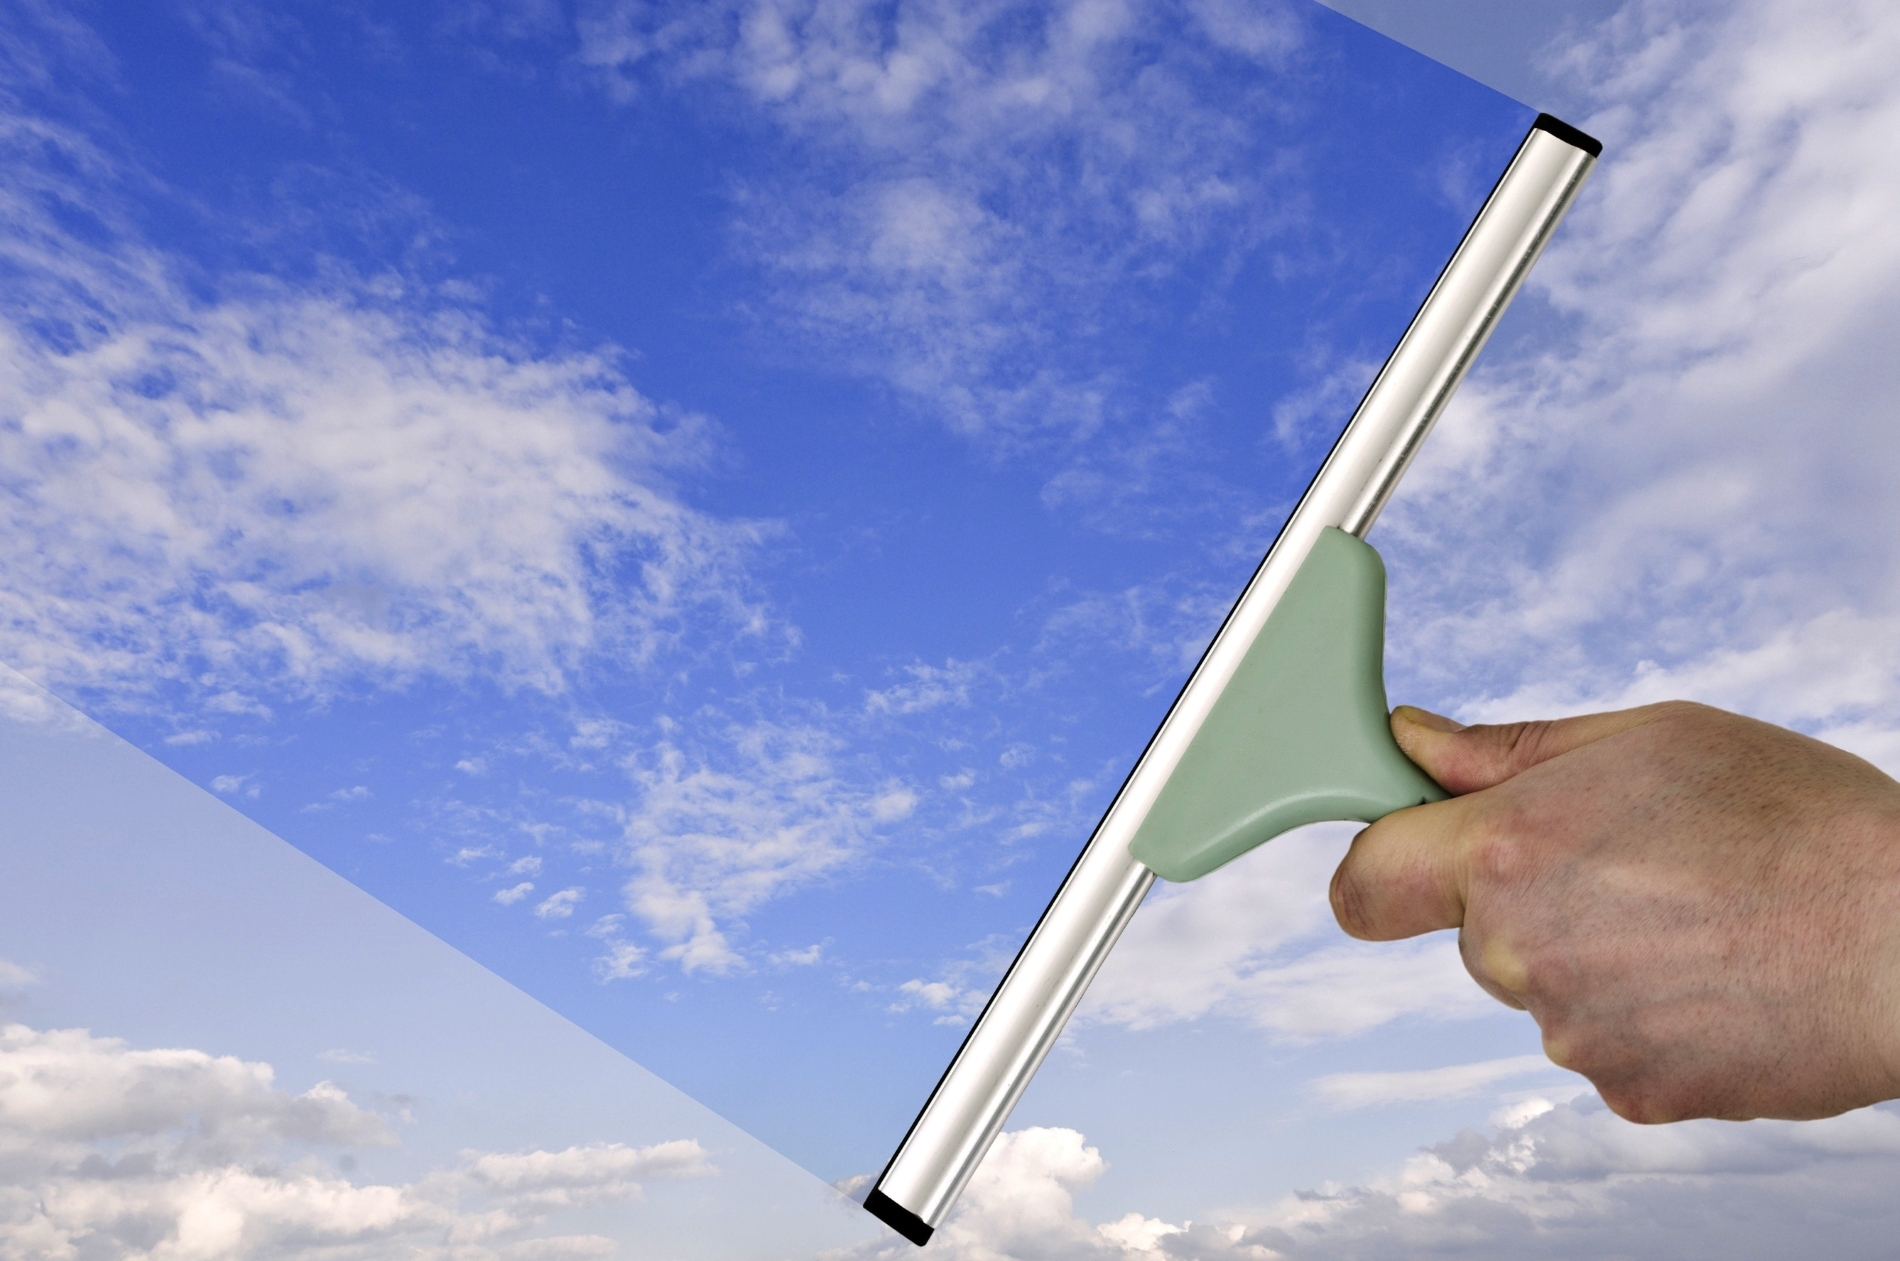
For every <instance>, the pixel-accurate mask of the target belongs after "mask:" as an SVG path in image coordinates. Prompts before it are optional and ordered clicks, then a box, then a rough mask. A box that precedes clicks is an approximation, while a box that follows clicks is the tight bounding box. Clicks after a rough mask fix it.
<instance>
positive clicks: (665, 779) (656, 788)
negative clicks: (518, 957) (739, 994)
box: [621, 721, 917, 974]
mask: <svg viewBox="0 0 1900 1261" xmlns="http://www.w3.org/2000/svg"><path fill="white" fill-rule="evenodd" d="M714 734H715V736H716V737H717V743H711V742H706V743H701V742H695V743H694V744H693V745H690V746H689V745H687V744H686V743H684V742H683V741H675V740H668V741H664V742H662V743H660V744H658V745H655V746H653V747H651V748H648V749H646V750H644V751H643V752H640V753H638V754H636V755H635V756H633V757H632V758H630V759H629V761H628V763H627V767H628V772H629V774H630V775H631V777H632V779H633V781H634V785H635V787H636V789H637V793H638V795H637V797H636V798H635V799H634V800H633V802H632V803H630V804H629V805H628V806H627V807H626V808H625V822H624V827H625V841H624V842H623V846H622V854H621V857H622V861H623V862H625V863H626V864H627V865H629V866H631V867H633V868H634V869H635V870H636V872H637V873H638V874H636V875H635V876H634V877H633V879H632V880H631V881H630V882H628V884H627V886H626V889H625V897H626V905H627V909H628V910H629V911H631V912H632V913H633V914H634V916H635V917H637V918H638V919H639V920H640V921H641V922H642V923H644V924H645V926H646V928H647V930H648V931H649V932H651V933H653V934H654V935H655V936H656V937H658V938H659V939H660V940H661V941H662V942H663V943H665V945H664V947H663V949H662V950H661V952H660V953H661V955H662V957H664V958H668V959H673V960H676V961H677V962H678V964H679V966H680V967H682V968H683V969H685V970H686V971H688V972H696V971H706V972H711V973H715V974H717V973H726V972H732V971H735V970H739V969H742V968H744V967H745V966H746V964H745V962H744V959H743V956H742V955H741V953H740V952H739V951H738V950H737V949H735V947H734V946H733V944H732V942H731V940H730V939H729V936H728V930H729V927H730V925H731V922H732V921H733V920H736V919H739V918H742V917H743V916H744V915H745V914H746V913H747V912H748V911H751V910H752V909H753V908H755V907H757V906H758V905H760V904H761V903H762V902H764V901H766V900H767V899H769V898H772V897H776V896H780V895H782V894H784V893H786V892H789V891H790V890H792V889H794V888H797V887H800V886H802V885H806V884H809V883H811V882H813V881H816V880H820V879H823V878H825V877H827V876H830V875H832V874H834V873H837V872H839V871H840V870H841V869H842V868H844V867H845V866H846V865H847V864H848V863H850V862H851V861H852V860H854V859H857V858H861V857H862V856H863V855H864V854H865V853H866V850H867V847H868V845H869V842H870V840H871V838H872V837H873V835H874V834H875V832H876V830H877V829H878V828H880V827H883V826H887V825H890V824H893V823H896V822H897V821H899V820H901V819H903V818H905V817H906V816H908V815H909V814H910V813H911V811H912V810H914V809H915V808H916V804H917V794H916V792H915V791H914V790H913V789H911V788H910V787H908V786H906V785H905V784H903V783H902V782H899V781H896V780H888V781H885V782H883V783H880V784H874V785H871V786H865V785H863V784H861V783H857V782H854V778H855V777H851V778H847V777H846V776H845V775H844V774H842V773H841V771H840V768H839V767H838V766H837V765H836V763H835V759H836V758H837V757H838V755H839V753H840V751H841V750H840V745H841V741H840V739H839V737H838V736H837V735H836V734H834V733H833V732H832V731H831V730H830V729H829V728H828V727H824V726H818V725H791V724H786V723H775V722H770V721H758V722H753V723H747V724H735V725H732V726H731V727H729V728H727V729H726V730H724V731H723V732H715V733H714Z"/></svg>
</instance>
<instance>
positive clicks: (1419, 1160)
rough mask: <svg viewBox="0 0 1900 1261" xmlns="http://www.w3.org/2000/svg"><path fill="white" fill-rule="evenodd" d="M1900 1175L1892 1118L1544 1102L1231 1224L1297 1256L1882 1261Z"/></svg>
mask: <svg viewBox="0 0 1900 1261" xmlns="http://www.w3.org/2000/svg"><path fill="white" fill-rule="evenodd" d="M1896 1174H1900V1116H1895V1115H1894V1114H1893V1113H1891V1112H1888V1111H1885V1110H1870V1111H1864V1112H1856V1113H1849V1114H1848V1115H1846V1116H1844V1117H1838V1118H1835V1119H1833V1120H1829V1121H1809V1122H1800V1123H1794V1122H1777V1121H1755V1122H1749V1123H1747V1124H1742V1125H1737V1124H1734V1123H1730V1122H1719V1121H1696V1122H1688V1123H1684V1124H1679V1125H1669V1126H1656V1127H1644V1126H1637V1125H1632V1124H1630V1123H1629V1122H1626V1121H1623V1120H1621V1119H1620V1118H1618V1117H1617V1116H1616V1115H1615V1114H1613V1113H1611V1112H1610V1111H1609V1110H1608V1109H1606V1108H1604V1107H1603V1105H1602V1104H1601V1103H1600V1102H1598V1101H1597V1100H1596V1099H1595V1098H1594V1097H1589V1098H1586V1099H1583V1100H1580V1101H1578V1102H1577V1103H1574V1104H1564V1103H1556V1102H1553V1101H1548V1100H1546V1101H1543V1102H1542V1103H1541V1104H1539V1105H1537V1106H1534V1107H1530V1108H1525V1109H1520V1110H1518V1113H1517V1115H1516V1116H1515V1117H1512V1118H1508V1119H1506V1120H1505V1122H1504V1123H1503V1124H1500V1125H1498V1126H1497V1127H1496V1128H1495V1129H1494V1130H1493V1131H1492V1132H1491V1133H1490V1134H1489V1135H1485V1134H1479V1133H1477V1132H1475V1131H1470V1130H1467V1131H1465V1132H1463V1133H1461V1134H1460V1135H1459V1136H1458V1137H1456V1138H1454V1139H1451V1140H1450V1141H1448V1142H1445V1143H1441V1144H1438V1145H1437V1146H1435V1147H1433V1148H1430V1149H1428V1150H1427V1151H1425V1152H1422V1153H1420V1154H1419V1155H1417V1156H1415V1157H1413V1158H1412V1159H1410V1160H1408V1161H1407V1162H1405V1164H1403V1165H1402V1166H1401V1167H1399V1168H1398V1169H1396V1170H1394V1171H1391V1172H1389V1173H1386V1174H1384V1175H1382V1176H1380V1177H1377V1178H1374V1179H1371V1180H1369V1181H1368V1182H1367V1183H1365V1184H1363V1185H1360V1186H1352V1187H1340V1186H1334V1187H1326V1188H1321V1189H1319V1190H1317V1191H1309V1192H1305V1193H1303V1194H1302V1195H1300V1196H1299V1197H1297V1198H1289V1199H1288V1200H1286V1201H1284V1202H1282V1203H1281V1204H1279V1205H1276V1206H1273V1207H1271V1208H1268V1209H1263V1210H1259V1211H1255V1212H1251V1213H1247V1214H1242V1215H1241V1216H1242V1217H1243V1219H1248V1220H1242V1221H1239V1222H1236V1223H1234V1226H1233V1227H1232V1228H1230V1230H1231V1234H1232V1242H1233V1244H1234V1245H1236V1249H1237V1250H1239V1249H1244V1248H1248V1247H1252V1248H1256V1249H1267V1250H1270V1254H1271V1255H1273V1256H1278V1257H1287V1258H1334V1257H1337V1258H1345V1257H1352V1258H1355V1259H1363V1261H1381V1259H1383V1258H1400V1257H1414V1256H1419V1255H1427V1254H1433V1253H1438V1252H1441V1251H1445V1250H1455V1251H1456V1252H1457V1254H1458V1255H1459V1256H1462V1257H1471V1258H1474V1261H1487V1259H1489V1258H1498V1259H1500V1261H1501V1259H1502V1258H1507V1257H1510V1258H1517V1257H1525V1256H1543V1257H1565V1258H1569V1257H1575V1258H1584V1257H1601V1256H1619V1257H1630V1258H1640V1259H1642V1261H1648V1259H1650V1258H1654V1259H1656V1261H1663V1259H1664V1258H1674V1257H1682V1256H1707V1257H1723V1258H1734V1259H1735V1261H1746V1259H1748V1258H1764V1259H1765V1258H1770V1257H1786V1256H1816V1255H1826V1256H1843V1257H1845V1256H1869V1257H1872V1256H1878V1255H1881V1253H1882V1252H1883V1250H1884V1249H1885V1248H1886V1247H1887V1246H1888V1242H1887V1241H1888V1240H1890V1239H1891V1234H1890V1232H1891V1230H1892V1229H1893V1226H1894V1221H1895V1213H1894V1210H1893V1207H1892V1204H1891V1200H1890V1197H1889V1196H1888V1195H1887V1194H1886V1191H1887V1190H1888V1189H1890V1188H1891V1187H1892V1185H1893V1179H1894V1177H1895V1176H1896ZM1217 1255H1218V1254H1217Z"/></svg>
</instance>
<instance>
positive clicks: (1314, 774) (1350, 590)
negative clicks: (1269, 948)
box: [1129, 528, 1446, 881]
mask: <svg viewBox="0 0 1900 1261" xmlns="http://www.w3.org/2000/svg"><path fill="white" fill-rule="evenodd" d="M1445 795H1446V794H1445V790H1444V789H1442V788H1440V787H1439V786H1438V785H1437V784H1435V783H1433V782H1432V780H1431V778H1430V777H1429V776H1428V775H1426V774H1425V772H1424V771H1421V770H1419V769H1418V767H1417V766H1415V765H1413V764H1412V761H1411V759H1410V758H1407V757H1406V756H1405V754H1404V753H1402V752H1400V751H1399V746H1398V744H1397V743H1396V742H1395V741H1394V740H1393V739H1392V728H1391V726H1390V721H1389V719H1388V717H1387V710H1386V701H1385V563H1384V562H1383V561H1381V560H1380V559H1379V553H1377V552H1376V551H1374V550H1373V549H1372V547H1371V545H1369V544H1368V543H1366V542H1365V541H1364V540H1362V539H1357V538H1354V537H1353V536H1352V535H1350V534H1347V533H1346V532H1345V531H1343V530H1337V529H1331V528H1328V529H1327V530H1325V531H1323V532H1322V533H1321V534H1320V537H1319V541H1318V542H1316V543H1315V544H1314V545H1313V550H1312V552H1311V553H1309V554H1308V555H1307V558H1306V561H1305V563H1303V564H1302V565H1301V566H1300V569H1299V572H1298V573H1296V574H1295V575H1294V576H1293V581H1292V583H1291V584H1290V585H1289V586H1288V587H1287V589H1286V594H1285V595H1283V596H1281V597H1280V603H1279V604H1278V605H1276V606H1275V607H1274V610H1273V613H1272V615H1271V616H1269V617H1268V618H1267V623H1266V625H1265V626H1263V627H1261V629H1260V634H1259V635H1258V636H1257V637H1256V638H1255V639H1254V642H1253V647H1251V648H1249V649H1248V650H1247V655H1246V656H1245V657H1243V658H1242V659H1241V662H1240V668H1239V669H1237V670H1236V671H1234V676H1233V678H1232V679H1230V680H1229V681H1228V684H1227V687H1226V689H1225V690H1224V691H1222V692H1221V695H1220V699H1219V700H1217V701H1215V702H1214V707H1213V709H1212V710H1211V711H1209V713H1208V715H1207V719H1206V721H1204V722H1203V723H1202V724H1201V729H1200V731H1198V732H1197V733H1195V736H1194V739H1193V740H1191V741H1189V742H1188V747H1187V751H1186V753H1184V754H1183V755H1182V757H1181V763H1180V765H1179V766H1177V767H1176V768H1175V771H1174V774H1173V775H1171V776H1169V777H1168V782H1167V784H1166V785H1165V786H1164V787H1163V788H1162V790H1161V794H1160V796H1159V797H1157V798H1156V799H1155V804H1154V806H1153V808H1151V809H1150V810H1149V811H1148V817H1147V819H1145V820H1144V821H1143V822H1142V825H1141V827H1140V828H1139V829H1138V830H1137V831H1136V832H1135V839H1134V840H1133V841H1132V842H1130V844H1129V849H1130V850H1131V851H1132V852H1133V854H1134V856H1135V857H1136V858H1137V859H1139V860H1140V861H1141V862H1142V863H1143V864H1145V865H1146V866H1147V867H1148V868H1149V869H1150V870H1152V871H1153V872H1154V873H1155V874H1156V875H1158V876H1160V877H1162V878H1163V879H1165V880H1174V881H1185V880H1198V879H1199V878H1200V877H1202V876H1204V875H1206V874H1207V873H1208V872H1210V871H1213V870H1214V869H1215V868H1216V867H1220V866H1222V865H1223V864H1226V863H1230V862H1232V861H1233V860H1234V859H1236V858H1238V857H1240V856H1241V855H1242V854H1244V853H1246V852H1247V851H1248V850H1250V849H1252V848H1254V847H1255V846H1256V845H1260V844H1262V843H1264V842H1266V841H1270V840H1272V839H1273V838H1274V837H1276V836H1278V835H1280V834H1281V833H1282V832H1287V831H1291V830H1292V829H1294V828H1297V827H1302V826H1304V825H1306V824H1308V823H1324V822H1326V821H1328V820H1335V819H1356V820H1358V821H1360V822H1362V823H1371V822H1373V821H1374V820H1375V819H1380V818H1383V817H1384V816H1386V815H1388V814H1390V813H1392V812H1393V811H1394V810H1402V809H1404V808H1405V807H1407V806H1417V805H1422V804H1424V803H1425V802H1428V801H1442V800H1444V798H1445Z"/></svg>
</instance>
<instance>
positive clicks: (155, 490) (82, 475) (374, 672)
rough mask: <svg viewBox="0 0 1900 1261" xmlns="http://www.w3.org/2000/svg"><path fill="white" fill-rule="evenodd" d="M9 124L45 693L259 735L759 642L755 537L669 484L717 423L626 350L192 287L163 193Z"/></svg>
mask: <svg viewBox="0 0 1900 1261" xmlns="http://www.w3.org/2000/svg"><path fill="white" fill-rule="evenodd" d="M6 104H7V103H6V102H0V107H5V106H6ZM7 114H8V117H7V118H6V119H5V126H4V129H3V130H0V148H3V149H4V152H5V157H6V159H7V167H8V171H9V175H8V178H7V180H6V181H5V182H4V183H0V223H4V225H5V227H4V230H3V231H0V258H4V259H5V262H6V264H7V266H8V268H9V274H10V275H11V276H12V277H13V279H12V280H11V281H10V283H9V297H8V300H7V301H6V302H4V303H0V369H3V370H0V413H4V415H5V416H6V417H7V420H8V423H7V424H6V425H4V426H0V462H4V463H5V465H6V466H7V467H8V468H9V469H10V470H11V475H10V479H9V482H8V493H7V494H6V496H5V497H4V498H0V524H3V525H4V529H3V530H0V539H3V540H4V542H0V568H4V570H5V572H6V574H7V578H8V581H7V584H6V587H5V589H4V590H0V624H3V625H4V627H5V633H4V637H0V654H3V655H4V656H5V657H6V658H7V659H8V660H10V661H13V662H14V663H16V664H17V665H19V667H20V668H21V669H22V671H23V672H24V673H26V674H28V675H29V676H31V677H33V678H35V679H37V680H40V681H42V682H45V683H47V684H49V685H51V686H53V687H55V688H60V689H68V690H70V689H79V691H80V692H81V693H82V694H84V695H86V696H88V697H91V698H94V699H96V700H97V701H99V702H102V703H107V704H124V705H131V704H153V705H156V704H171V705H174V706H176V705H188V706H189V707H191V708H194V709H196V710H198V711H201V712H204V713H207V714H211V713H217V712H231V713H250V714H258V715H264V714H267V713H268V712H269V706H268V704H267V703H266V698H271V697H293V698H318V699H321V698H325V697H328V696H331V695H333V694H335V693H336V692H337V691H338V689H340V688H345V687H362V686H368V687H370V688H379V687H391V686H399V685H401V684H403V683H405V682H407V681H409V680H413V679H415V678H417V677H419V676H424V675H430V676H436V677H446V678H450V679H461V678H465V677H469V676H471V675H473V674H475V673H477V672H479V673H480V674H481V675H483V676H485V677H492V678H495V679H497V680H499V681H500V682H501V683H503V684H504V685H506V686H510V687H525V688H533V689H539V690H543V691H558V690H560V689H562V688H564V687H565V686H566V685H567V683H568V681H569V680H570V679H571V678H572V677H574V675H575V673H576V672H577V671H581V670H584V669H588V668H591V665H592V664H593V663H595V662H596V661H597V659H599V656H600V654H601V653H603V652H608V651H611V653H612V654H613V658H614V660H615V661H630V662H640V661H645V660H649V659H651V658H652V657H653V656H654V654H656V653H657V652H659V651H661V650H662V649H663V648H666V647H668V646H669V645H674V644H678V643H681V642H683V638H684V637H685V636H688V635H689V634H690V635H691V636H693V637H695V639H696V640H697V641H698V642H696V643H695V644H694V651H699V650H701V649H703V648H704V646H705V644H704V640H705V638H706V636H708V635H710V634H713V633H715V632H716V631H718V629H719V628H720V627H724V628H726V630H728V631H731V632H732V633H734V634H745V633H749V632H750V631H753V630H757V629H758V628H759V627H760V626H761V625H762V622H761V620H760V612H759V610H758V609H757V608H756V607H755V606H754V604H753V603H752V602H751V601H750V600H749V598H748V597H746V596H745V595H744V594H743V592H744V588H745V578H744V575H743V565H744V560H745V557H746V555H747V553H748V550H749V549H750V548H751V547H752V545H753V544H754V543H756V542H757V541H758V540H759V538H761V537H762V535H761V529H760V527H757V526H754V525H751V524H747V523H743V522H728V521H720V520H716V519H714V518H711V517H709V516H706V515H705V514H703V513H699V512H696V511H694V510H692V509H689V508H687V507H685V506H684V505H683V504H681V503H680V502H679V501H678V499H677V498H676V497H674V496H673V495H672V494H671V493H670V492H669V491H668V490H667V489H666V479H667V477H668V476H670V475H671V473H673V472H676V471H678V470H682V469H688V468H692V467H694V466H696V465H697V463H698V462H699V461H701V459H702V458H703V455H704V452H705V451H706V450H707V442H708V437H707V435H708V430H707V426H706V425H705V423H704V422H702V421H701V420H699V419H697V418H695V417H692V416H688V415H677V414H673V413H670V412H669V413H667V414H666V415H665V416H664V417H663V416H662V412H661V409H660V408H659V407H657V406H656V405H655V404H653V403H652V402H650V401H649V400H647V399H646V398H644V397H643V396H641V395H640V394H639V393H638V392H637V391H636V390H635V389H634V388H633V387H632V385H631V384H630V383H629V382H628V381H627V379H626V377H625V376H624V374H623V372H622V370H621V365H620V362H619V359H618V358H617V356H616V354H615V352H613V351H611V350H602V351H599V352H593V353H582V352H561V353H558V354H540V353H537V352H535V351H533V350H531V349H530V348H529V347H527V346H525V345H522V344H519V343H517V342H514V341H511V340H510V339H509V338H507V337H505V336H503V335H501V334H498V333H496V332H495V331H494V330H493V329H492V328H490V327H488V326H487V325H486V324H485V323H484V322H483V320H482V319H481V318H480V317H479V316H478V315H476V314H475V313H474V312H473V311H471V310H470V309H467V308H465V307H461V306H457V305H456V304H455V303H454V302H453V301H451V300H449V299H448V298H446V297H444V296H443V294H442V293H440V292H432V291H430V290H428V289H427V288H425V287H421V286H418V285H417V284H415V283H413V282H410V281H406V280H403V279H401V278H398V277H394V276H381V277H375V278H350V277H347V276H342V275H335V274H333V275H332V276H331V278H330V279H329V280H328V281H326V282H324V283H322V284H319V285H315V286H312V287H306V288H304V289H301V290H293V289H290V288H288V287H285V286H283V285H281V284H278V283H275V282H272V281H269V280H266V279H264V278H261V277H241V276H227V277H223V278H221V279H220V280H219V281H218V282H217V284H216V286H215V288H216V290H217V295H216V296H214V297H211V298H202V297H199V296H195V292H194V291H193V290H190V289H188V288H187V287H186V285H185V284H184V282H183V281H182V280H180V279H178V278H177V277H176V275H175V272H176V270H177V266H176V264H175V263H174V260H172V259H170V258H169V257H167V256H166V255H165V254H163V253H162V252H160V251H158V250H156V249H154V248H152V247H151V246H150V245H148V244H147V243H145V242H144V241H143V240H142V239H141V238H140V236H139V234H138V232H137V231H136V230H135V229H134V228H132V227H131V226H129V222H128V221H127V220H126V219H124V218H123V217H121V216H120V215H119V214H118V212H117V208H116V205H115V203H114V201H113V198H114V195H115V194H114V193H113V187H114V184H115V181H116V180H118V179H120V178H122V177H123V178H142V177H137V176H128V175H126V173H124V172H121V171H119V170H118V169H117V168H115V167H114V166H113V164H112V163H111V162H110V161H109V160H108V159H106V158H105V157H104V156H102V154H101V153H100V152H99V151H98V150H97V149H95V148H93V147H92V146H91V145H90V144H89V143H88V142H87V141H86V140H85V139H83V138H82V137H80V136H78V135H76V134H73V133H70V132H66V131H63V130H61V129H59V128H57V127H55V126H52V125H50V124H47V123H45V122H42V121H40V120H37V119H33V118H31V117H26V116H23V115H21V114H20V113H19V112H18V111H17V110H14V109H8V110H7ZM72 170H78V171H81V172H83V176H78V175H69V174H67V172H69V171H72ZM54 200H58V201H61V202H63V203H65V204H68V205H72V206H77V207H82V208H83V209H84V211H85V213H87V214H90V215H92V216H93V217H94V218H96V219H97V220H98V221H99V222H100V223H101V224H102V225H103V231H104V232H105V233H106V234H107V235H108V236H109V237H110V238H111V239H110V240H109V241H107V242H106V243H104V244H100V245H95V244H92V243H89V242H88V241H86V240H82V239H80V238H78V237H75V236H73V235H71V234H69V233H67V232H65V231H64V230H63V229H62V228H61V226H60V223H59V222H58V221H57V220H56V219H54V218H53V217H52V216H51V215H50V213H49V212H48V210H47V209H46V206H47V204H48V203H49V202H50V201H54ZM160 692H164V693H166V695H165V696H163V697H160V696H158V694H159V693H160Z"/></svg>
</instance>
